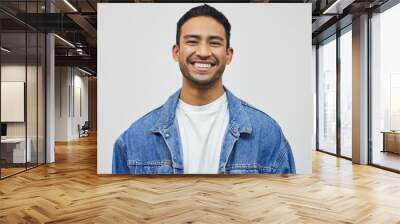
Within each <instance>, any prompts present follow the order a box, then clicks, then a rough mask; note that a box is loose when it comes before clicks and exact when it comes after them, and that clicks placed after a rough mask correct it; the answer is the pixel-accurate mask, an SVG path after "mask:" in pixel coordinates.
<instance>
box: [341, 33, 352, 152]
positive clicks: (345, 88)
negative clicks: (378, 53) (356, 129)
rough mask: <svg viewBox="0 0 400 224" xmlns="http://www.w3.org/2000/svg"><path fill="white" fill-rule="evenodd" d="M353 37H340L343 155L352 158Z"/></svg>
mask: <svg viewBox="0 0 400 224" xmlns="http://www.w3.org/2000/svg"><path fill="white" fill-rule="evenodd" d="M351 48H352V35H351V30H350V31H349V32H347V33H345V34H343V35H341V36H340V122H341V124H340V127H341V133H340V135H341V137H340V140H341V142H340V143H341V147H340V150H341V151H340V152H341V155H343V156H346V157H349V158H351V156H352V148H351V141H352V138H351V137H352V125H351V124H352V66H351V65H352V49H351Z"/></svg>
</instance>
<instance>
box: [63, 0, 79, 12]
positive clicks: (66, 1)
mask: <svg viewBox="0 0 400 224" xmlns="http://www.w3.org/2000/svg"><path fill="white" fill-rule="evenodd" d="M64 2H65V4H67V5H68V6H69V7H70V8H71V9H72V10H74V12H78V10H77V9H76V8H75V7H74V6H73V5H72V4H71V3H69V2H68V0H64Z"/></svg>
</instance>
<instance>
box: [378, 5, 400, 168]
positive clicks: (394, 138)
mask: <svg viewBox="0 0 400 224" xmlns="http://www.w3.org/2000/svg"><path fill="white" fill-rule="evenodd" d="M371 22H372V38H371V39H372V77H371V79H372V107H371V108H372V111H371V115H372V130H371V131H372V163H374V164H378V165H381V166H385V167H388V168H392V169H396V170H400V103H399V102H400V63H399V58H400V55H399V52H400V42H399V40H400V32H399V29H398V24H399V22H400V4H398V5H396V6H394V7H393V8H391V9H389V10H387V11H385V12H383V13H381V14H376V15H374V16H373V18H372V20H371Z"/></svg>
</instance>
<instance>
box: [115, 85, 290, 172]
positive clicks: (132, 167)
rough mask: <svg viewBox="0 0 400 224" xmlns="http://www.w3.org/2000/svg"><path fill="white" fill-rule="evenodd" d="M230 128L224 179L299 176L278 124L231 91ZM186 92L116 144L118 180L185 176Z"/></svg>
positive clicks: (223, 162) (145, 118)
mask: <svg viewBox="0 0 400 224" xmlns="http://www.w3.org/2000/svg"><path fill="white" fill-rule="evenodd" d="M225 92H226V96H227V100H228V109H229V124H228V127H227V131H226V133H225V137H224V142H223V144H222V150H221V155H220V159H219V169H218V173H220V174H260V173H271V174H283V173H291V174H294V173H295V172H296V169H295V163H294V159H293V154H292V150H291V148H290V145H289V143H288V142H287V140H286V138H285V136H284V135H283V133H282V130H281V128H280V127H279V125H278V123H277V122H276V121H275V120H273V119H272V118H271V117H270V116H268V115H267V114H265V113H264V112H262V111H260V110H258V109H256V108H254V107H252V106H250V105H249V104H247V103H246V102H244V101H242V100H240V99H238V98H237V97H235V96H234V95H233V94H232V93H231V92H229V90H227V89H225ZM179 96H180V90H178V91H177V92H176V93H174V94H173V95H172V96H170V97H169V98H168V100H167V102H166V103H165V104H164V105H162V106H161V107H158V108H156V109H154V110H153V111H151V112H149V113H148V114H146V115H144V116H143V117H141V118H140V119H138V120H137V121H135V122H134V123H133V124H132V125H131V126H130V127H129V128H128V129H127V130H126V131H125V132H124V133H122V135H121V136H120V137H119V138H118V139H117V140H116V142H115V144H114V152H113V173H114V174H183V173H184V167H183V161H182V158H183V156H182V148H181V143H180V135H179V130H178V123H177V120H176V118H175V112H176V107H177V105H178V100H179Z"/></svg>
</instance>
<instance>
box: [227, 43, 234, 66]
mask: <svg viewBox="0 0 400 224" xmlns="http://www.w3.org/2000/svg"><path fill="white" fill-rule="evenodd" d="M232 57H233V48H231V47H230V48H228V49H226V64H227V65H229V64H230V63H231V61H232Z"/></svg>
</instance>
